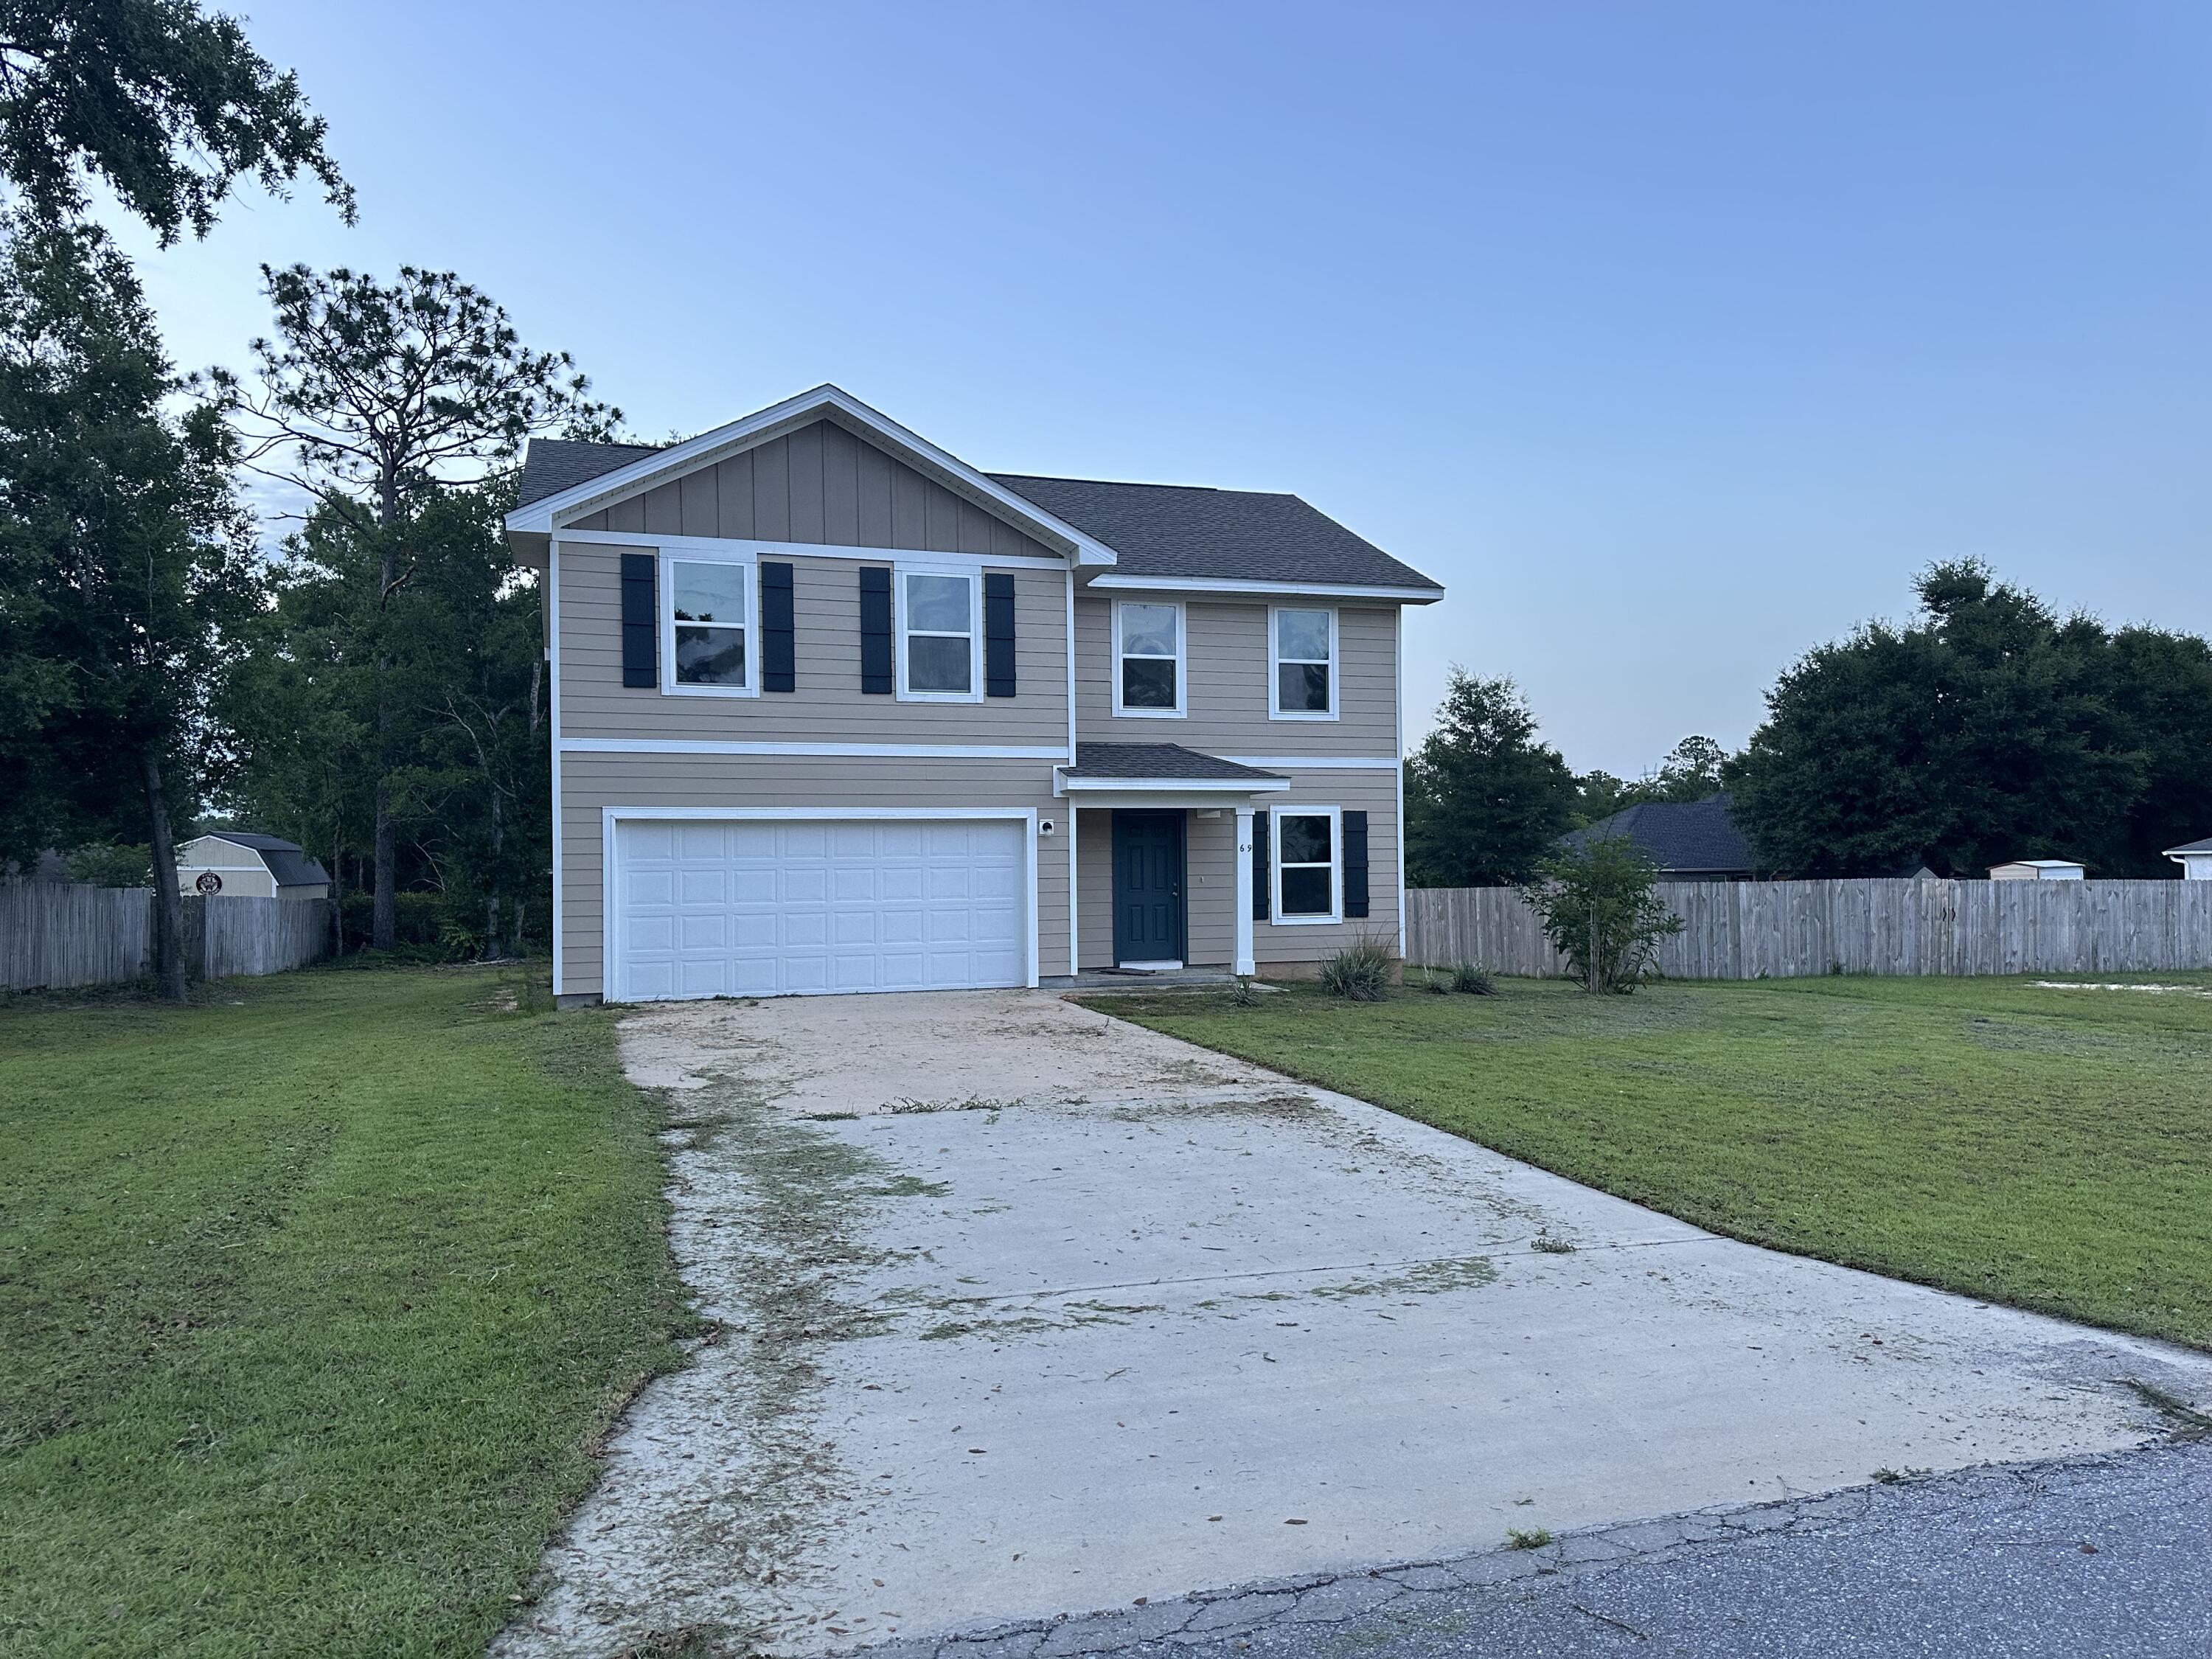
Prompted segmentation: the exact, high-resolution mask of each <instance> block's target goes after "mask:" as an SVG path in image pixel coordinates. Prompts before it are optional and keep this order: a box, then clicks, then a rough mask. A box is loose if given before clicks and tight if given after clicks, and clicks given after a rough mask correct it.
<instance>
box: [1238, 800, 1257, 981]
mask: <svg viewBox="0 0 2212 1659" xmlns="http://www.w3.org/2000/svg"><path fill="white" fill-rule="evenodd" d="M1253 971H1254V968H1253V963H1252V809H1251V808H1250V807H1249V806H1240V807H1238V808H1237V972H1238V973H1240V974H1249V973H1251V972H1253Z"/></svg>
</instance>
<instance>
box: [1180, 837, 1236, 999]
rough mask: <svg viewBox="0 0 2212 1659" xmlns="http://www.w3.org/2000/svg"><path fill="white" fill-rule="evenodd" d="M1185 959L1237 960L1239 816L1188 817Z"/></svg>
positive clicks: (1222, 964) (1216, 964) (1224, 963)
mask: <svg viewBox="0 0 2212 1659" xmlns="http://www.w3.org/2000/svg"><path fill="white" fill-rule="evenodd" d="M1182 835H1183V847H1184V849H1185V859H1186V865H1185V869H1184V872H1183V950H1184V951H1185V953H1186V954H1185V956H1184V960H1185V961H1187V962H1190V963H1202V964H1204V965H1205V966H1206V967H1209V968H1226V967H1228V966H1230V965H1231V963H1234V962H1235V961H1236V960H1237V814H1236V812H1235V811H1232V810H1231V809H1230V808H1228V807H1223V808H1222V809H1221V811H1220V814H1219V816H1218V817H1206V815H1205V813H1204V812H1202V811H1197V812H1188V813H1185V814H1184V815H1183V825H1182Z"/></svg>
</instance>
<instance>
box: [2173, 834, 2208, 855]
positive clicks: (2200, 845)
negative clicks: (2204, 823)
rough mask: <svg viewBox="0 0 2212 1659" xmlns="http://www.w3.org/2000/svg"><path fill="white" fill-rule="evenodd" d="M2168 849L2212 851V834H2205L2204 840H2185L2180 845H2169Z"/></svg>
mask: <svg viewBox="0 0 2212 1659" xmlns="http://www.w3.org/2000/svg"><path fill="white" fill-rule="evenodd" d="M2166 851H2167V852H2169V853H2212V836H2205V837H2204V839H2203V841H2192V842H2184V843H2183V844H2182V845H2180V846H2179V847H2169V848H2166Z"/></svg>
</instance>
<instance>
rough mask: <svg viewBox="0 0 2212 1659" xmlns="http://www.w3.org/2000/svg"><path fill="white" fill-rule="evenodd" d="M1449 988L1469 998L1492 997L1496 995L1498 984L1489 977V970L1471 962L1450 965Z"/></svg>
mask: <svg viewBox="0 0 2212 1659" xmlns="http://www.w3.org/2000/svg"><path fill="white" fill-rule="evenodd" d="M1451 988H1452V989H1453V990H1455V991H1459V992H1462V993H1464V994H1467V995H1468V996H1471V997H1494V996H1496V995H1497V994H1498V984H1497V981H1494V980H1492V978H1491V977H1490V969H1487V968H1483V967H1480V966H1478V965H1477V964H1475V963H1472V962H1455V963H1453V964H1452V970H1451Z"/></svg>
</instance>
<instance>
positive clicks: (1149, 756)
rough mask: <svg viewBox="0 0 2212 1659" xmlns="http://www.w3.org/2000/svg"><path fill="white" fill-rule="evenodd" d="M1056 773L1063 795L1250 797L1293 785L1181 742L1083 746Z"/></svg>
mask: <svg viewBox="0 0 2212 1659" xmlns="http://www.w3.org/2000/svg"><path fill="white" fill-rule="evenodd" d="M1057 771H1058V774H1059V784H1060V789H1061V791H1062V792H1063V793H1075V792H1079V791H1088V790H1101V791H1103V790H1124V789H1172V790H1178V791H1199V792H1203V793H1220V794H1226V795H1252V794H1261V793H1273V792H1275V791H1277V790H1280V789H1287V788H1289V787H1291V781H1290V780H1289V779H1288V778H1286V777H1285V776H1284V775H1282V774H1281V773H1279V772H1263V771H1261V769H1259V768H1258V767H1256V766H1243V765H1239V764H1238V763H1237V762H1235V761H1231V760H1224V759H1222V758H1221V757H1220V756H1218V755H1206V754H1201V753H1200V752H1199V751H1198V750H1195V749H1186V748H1184V747H1183V746H1182V744H1179V743H1079V744H1076V745H1075V764H1074V765H1073V766H1062V767H1060V768H1058V769H1057Z"/></svg>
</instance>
